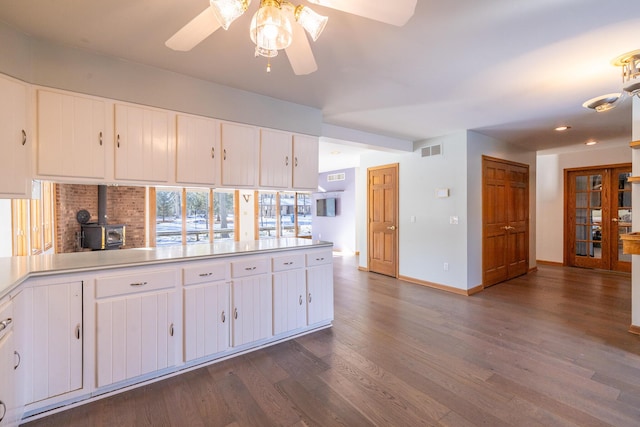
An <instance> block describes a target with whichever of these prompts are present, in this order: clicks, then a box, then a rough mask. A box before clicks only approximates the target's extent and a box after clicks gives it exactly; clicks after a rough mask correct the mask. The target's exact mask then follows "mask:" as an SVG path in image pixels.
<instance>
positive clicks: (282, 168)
mask: <svg viewBox="0 0 640 427" xmlns="http://www.w3.org/2000/svg"><path fill="white" fill-rule="evenodd" d="M292 165H293V152H292V137H291V134H290V133H287V132H280V131H276V130H269V129H260V186H261V187H273V188H279V189H287V188H291V171H292Z"/></svg>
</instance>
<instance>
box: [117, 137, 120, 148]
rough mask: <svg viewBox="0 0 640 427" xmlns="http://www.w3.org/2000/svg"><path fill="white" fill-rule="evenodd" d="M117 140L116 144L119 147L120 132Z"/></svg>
mask: <svg viewBox="0 0 640 427" xmlns="http://www.w3.org/2000/svg"><path fill="white" fill-rule="evenodd" d="M116 140H117V142H116V145H117V146H118V148H120V134H118V136H117V138H116Z"/></svg>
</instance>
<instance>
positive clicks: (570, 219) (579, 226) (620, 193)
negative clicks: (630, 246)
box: [564, 164, 631, 272]
mask: <svg viewBox="0 0 640 427" xmlns="http://www.w3.org/2000/svg"><path fill="white" fill-rule="evenodd" d="M629 176H631V165H630V164H625V165H616V166H612V167H598V168H589V169H570V170H565V227H564V229H565V239H564V241H565V264H566V265H569V266H574V267H586V268H599V269H604V270H614V271H624V272H630V271H631V255H626V254H623V253H622V241H621V240H620V235H621V234H626V233H629V232H631V184H630V183H629V182H628V181H627V178H628V177H629Z"/></svg>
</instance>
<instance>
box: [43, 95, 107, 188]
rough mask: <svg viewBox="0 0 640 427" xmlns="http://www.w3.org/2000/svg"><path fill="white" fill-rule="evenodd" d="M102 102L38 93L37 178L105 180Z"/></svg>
mask: <svg viewBox="0 0 640 427" xmlns="http://www.w3.org/2000/svg"><path fill="white" fill-rule="evenodd" d="M105 111H106V110H105V104H104V102H103V101H100V100H96V99H92V98H86V97H81V96H75V95H67V94H63V93H58V92H51V91H48V90H38V152H37V173H38V175H45V176H47V175H51V176H64V177H78V178H104V172H105V141H104V135H105V133H104V132H105Z"/></svg>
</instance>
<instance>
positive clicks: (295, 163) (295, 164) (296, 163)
mask: <svg viewBox="0 0 640 427" xmlns="http://www.w3.org/2000/svg"><path fill="white" fill-rule="evenodd" d="M293 159H294V166H295V167H298V158H297V157H294V158H293Z"/></svg>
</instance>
